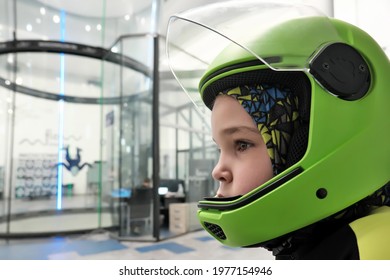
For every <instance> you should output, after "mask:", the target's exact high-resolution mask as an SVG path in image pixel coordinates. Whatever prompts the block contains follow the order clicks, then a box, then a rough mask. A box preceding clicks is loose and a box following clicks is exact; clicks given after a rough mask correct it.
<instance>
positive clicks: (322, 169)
mask: <svg viewBox="0 0 390 280" xmlns="http://www.w3.org/2000/svg"><path fill="white" fill-rule="evenodd" d="M201 42H203V43H204V44H203V45H202V44H201ZM167 53H168V57H169V62H170V67H171V70H172V72H173V73H174V75H175V77H176V78H177V80H178V81H179V83H180V84H181V85H182V87H183V89H184V90H185V91H186V92H187V93H188V94H189V95H190V97H191V98H192V100H193V101H194V103H195V104H196V105H197V106H199V104H201V102H202V103H204V104H205V105H206V106H207V107H209V108H210V109H211V108H212V106H213V102H214V100H215V98H216V96H217V95H218V94H219V93H220V92H221V91H223V90H225V89H228V88H232V87H234V86H240V85H248V84H261V83H271V84H282V85H283V86H286V87H288V88H290V89H291V90H292V91H293V92H294V93H295V94H296V96H297V97H298V99H299V106H300V108H299V112H300V115H301V120H300V125H299V128H298V129H296V131H295V132H294V135H293V136H292V139H291V142H290V144H289V153H290V154H289V158H290V159H291V160H290V162H289V164H288V165H287V166H286V168H285V169H284V170H283V171H282V172H280V173H279V174H277V175H276V176H274V177H273V178H272V179H271V180H269V181H267V182H265V183H264V184H262V185H261V186H258V187H257V188H255V189H254V190H252V191H251V192H249V193H247V194H245V195H243V196H240V197H233V198H231V199H229V198H224V199H223V200H220V199H217V198H210V199H205V200H203V201H200V202H199V205H198V206H199V211H198V217H199V220H200V222H201V224H202V226H203V227H204V228H205V229H206V230H207V231H208V232H209V233H210V234H211V235H212V236H213V237H215V238H216V239H217V240H219V241H220V242H222V243H223V244H225V245H228V246H256V245H259V244H260V245H261V244H266V243H267V242H270V241H272V240H275V239H277V238H280V237H284V236H288V235H289V234H291V233H293V232H296V231H298V230H300V229H302V228H305V227H308V226H310V225H312V224H315V223H317V222H319V221H321V220H324V219H326V218H327V217H330V216H332V215H335V214H337V213H340V211H342V210H343V209H346V208H347V207H349V206H350V205H353V204H355V203H357V202H359V201H361V200H362V199H364V198H366V197H367V196H370V195H371V194H372V193H374V192H376V191H377V190H378V189H380V188H382V187H383V186H384V185H386V184H387V183H388V182H389V181H390V141H389V139H390V110H389V106H390V94H389V89H390V79H389V77H388V75H389V74H388V73H390V63H389V59H388V57H387V56H386V54H385V53H384V51H383V50H382V49H381V47H380V46H379V45H378V44H377V43H376V42H375V40H373V38H371V37H370V36H369V35H368V34H367V33H365V32H364V31H362V30H361V29H359V28H357V27H355V26H353V25H351V24H348V23H346V22H343V21H340V20H336V19H332V18H328V17H326V16H324V15H322V14H321V13H320V12H318V11H316V10H315V9H313V8H311V7H307V6H290V5H282V4H268V5H266V4H261V3H258V1H257V2H256V1H237V2H227V3H217V4H212V5H209V6H204V7H202V8H197V9H193V10H189V11H187V12H184V13H182V14H179V15H176V16H173V17H171V19H170V23H169V26H168V33H167ZM196 83H198V87H197V86H196ZM199 92H200V95H199ZM194 94H196V95H198V96H200V97H201V98H200V99H199V98H197V97H193V96H194ZM254 172H256V171H254Z"/></svg>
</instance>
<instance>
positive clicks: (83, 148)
mask: <svg viewBox="0 0 390 280" xmlns="http://www.w3.org/2000/svg"><path fill="white" fill-rule="evenodd" d="M87 2H89V5H90V4H91V3H90V1H87ZM105 2H106V1H100V2H99V1H94V9H92V10H93V12H94V14H93V12H92V11H90V13H89V14H87V15H80V14H79V13H78V12H77V9H76V8H74V9H73V10H71V9H60V8H58V7H56V6H55V5H54V4H55V3H56V2H55V1H23V0H18V1H7V0H1V1H0V6H1V7H3V9H2V12H0V13H1V16H0V18H1V19H0V116H1V118H0V149H1V151H2V152H1V153H0V235H1V236H3V237H21V236H22V237H23V236H43V235H52V234H57V233H73V232H82V231H90V230H96V229H103V228H110V229H113V230H114V232H115V231H117V232H118V233H117V234H118V235H119V236H124V235H126V234H127V233H126V232H125V231H124V230H122V228H124V227H125V226H124V223H125V219H124V217H125V215H126V213H127V212H126V211H128V210H127V209H124V207H122V206H123V205H125V198H124V197H123V195H122V194H123V193H126V192H127V191H128V187H129V186H133V185H137V184H140V183H141V182H142V180H143V179H144V178H146V177H148V176H153V168H154V167H153V154H152V136H153V135H152V133H153V126H154V125H156V124H154V123H153V110H152V106H153V96H154V95H155V93H156V92H155V86H154V80H155V79H154V75H155V71H154V69H153V68H154V61H155V58H154V54H155V48H158V44H157V43H156V42H157V37H156V36H154V35H150V34H149V33H142V34H141V33H139V31H140V30H141V31H142V29H148V28H147V27H146V26H145V23H144V22H145V18H148V17H150V16H151V4H152V2H151V1H144V3H143V7H139V14H136V12H137V11H134V10H132V11H130V10H129V13H130V12H133V13H135V14H132V16H131V17H130V16H127V17H126V9H124V8H126V7H123V6H122V8H121V9H122V10H121V11H120V15H119V11H111V13H112V14H110V15H108V14H107V13H109V12H110V11H109V10H107V9H106V7H105ZM9 10H12V11H13V13H11V14H8V12H7V11H9ZM134 33H137V34H140V35H136V36H131V35H129V36H127V37H126V36H125V37H121V34H134ZM157 112H158V111H157ZM124 120H125V121H124ZM141 124H142V126H141ZM157 162H158V161H157ZM149 205H150V208H152V205H153V201H150V202H149ZM127 208H128V207H127ZM152 211H153V209H152ZM150 217H151V218H150V223H151V224H153V213H152V214H151V215H150ZM144 238H146V239H156V238H157V235H156V230H154V227H153V226H151V227H150V230H149V231H148V232H147V234H145V235H144Z"/></svg>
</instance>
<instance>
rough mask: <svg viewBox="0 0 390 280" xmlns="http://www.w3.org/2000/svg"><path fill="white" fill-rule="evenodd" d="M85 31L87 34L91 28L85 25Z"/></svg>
mask: <svg viewBox="0 0 390 280" xmlns="http://www.w3.org/2000/svg"><path fill="white" fill-rule="evenodd" d="M85 31H87V32H89V31H91V26H90V25H89V24H87V25H86V26H85Z"/></svg>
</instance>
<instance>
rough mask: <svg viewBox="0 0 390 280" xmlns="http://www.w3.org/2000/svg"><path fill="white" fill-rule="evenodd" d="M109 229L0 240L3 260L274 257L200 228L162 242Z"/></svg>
mask: <svg viewBox="0 0 390 280" xmlns="http://www.w3.org/2000/svg"><path fill="white" fill-rule="evenodd" d="M111 236H112V235H110V234H109V233H108V232H97V233H89V234H84V235H77V236H75V235H72V236H67V237H53V238H45V239H18V240H10V241H8V242H7V241H5V240H0V259H2V260H7V259H9V260H46V259H48V260H50V259H59V260H123V259H129V260H131V259H133V260H134V259H137V260H156V259H157V260H160V259H161V260H171V259H182V260H192V259H194V260H198V259H202V260H203V259H206V260H207V259H220V260H227V259H233V260H234V259H252V260H257V259H258V260H270V259H273V257H272V255H271V253H270V252H268V251H266V250H264V249H261V248H230V247H226V246H224V245H222V244H221V243H219V242H218V241H216V240H214V239H213V238H212V237H211V236H209V235H208V234H207V233H206V232H205V231H203V230H199V231H195V232H191V233H187V234H184V235H181V236H178V237H175V238H172V239H167V240H164V241H160V242H133V241H132V242H130V241H118V240H116V239H113V238H112V237H111Z"/></svg>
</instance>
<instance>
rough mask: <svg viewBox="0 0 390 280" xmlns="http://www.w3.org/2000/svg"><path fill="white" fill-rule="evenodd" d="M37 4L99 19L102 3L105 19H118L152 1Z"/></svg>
mask: <svg viewBox="0 0 390 280" xmlns="http://www.w3.org/2000/svg"><path fill="white" fill-rule="evenodd" d="M37 1H38V2H40V3H42V4H44V5H47V6H51V7H53V8H56V9H59V10H65V11H67V12H68V13H72V14H76V15H80V16H86V17H101V16H102V11H103V3H104V2H105V3H106V7H105V14H106V17H109V18H111V17H120V16H123V15H125V14H129V11H130V12H132V13H137V12H139V11H142V10H143V9H145V8H146V7H148V6H150V2H151V1H152V0H138V1H130V0H106V1H98V0H37Z"/></svg>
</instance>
